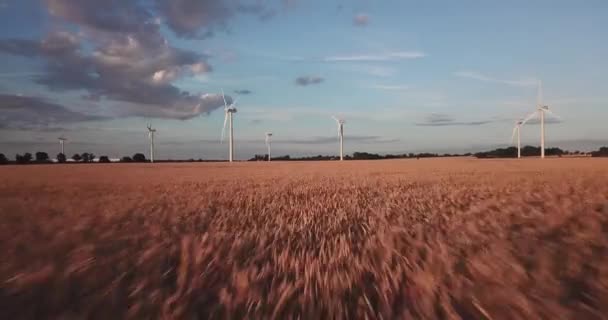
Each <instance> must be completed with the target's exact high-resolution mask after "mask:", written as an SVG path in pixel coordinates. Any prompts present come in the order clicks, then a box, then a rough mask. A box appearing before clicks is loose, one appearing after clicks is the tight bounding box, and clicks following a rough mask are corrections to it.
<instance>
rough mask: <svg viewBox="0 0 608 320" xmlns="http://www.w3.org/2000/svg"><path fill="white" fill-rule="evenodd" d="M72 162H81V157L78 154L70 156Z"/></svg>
mask: <svg viewBox="0 0 608 320" xmlns="http://www.w3.org/2000/svg"><path fill="white" fill-rule="evenodd" d="M72 160H74V161H76V162H79V161H80V160H82V157H81V156H80V155H79V154H78V153H76V154H74V155H73V156H72Z"/></svg>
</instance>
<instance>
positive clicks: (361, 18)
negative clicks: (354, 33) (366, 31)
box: [353, 13, 369, 27]
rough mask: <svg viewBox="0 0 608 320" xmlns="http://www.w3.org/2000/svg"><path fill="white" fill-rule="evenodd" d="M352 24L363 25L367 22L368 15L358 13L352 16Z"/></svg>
mask: <svg viewBox="0 0 608 320" xmlns="http://www.w3.org/2000/svg"><path fill="white" fill-rule="evenodd" d="M353 24H354V25H355V26H358V27H365V26H367V25H368V24H369V16H368V15H367V14H365V13H359V14H358V15H356V16H355V17H354V18H353Z"/></svg>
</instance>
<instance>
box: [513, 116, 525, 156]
mask: <svg viewBox="0 0 608 320" xmlns="http://www.w3.org/2000/svg"><path fill="white" fill-rule="evenodd" d="M523 124H524V121H523V120H522V119H519V120H517V122H515V127H513V135H512V136H511V143H513V142H514V140H515V135H516V134H517V158H521V126H522V125H523Z"/></svg>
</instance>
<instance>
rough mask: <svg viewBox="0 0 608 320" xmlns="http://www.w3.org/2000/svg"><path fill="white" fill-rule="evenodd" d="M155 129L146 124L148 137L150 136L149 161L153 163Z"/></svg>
mask: <svg viewBox="0 0 608 320" xmlns="http://www.w3.org/2000/svg"><path fill="white" fill-rule="evenodd" d="M155 133H156V129H153V128H152V125H151V124H148V138H150V162H151V163H154V134H155Z"/></svg>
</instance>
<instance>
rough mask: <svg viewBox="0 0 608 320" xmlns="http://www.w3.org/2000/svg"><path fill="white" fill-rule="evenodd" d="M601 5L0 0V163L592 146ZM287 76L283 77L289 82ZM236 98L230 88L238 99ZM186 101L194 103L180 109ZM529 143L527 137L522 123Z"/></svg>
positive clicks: (600, 114) (561, 1)
mask: <svg viewBox="0 0 608 320" xmlns="http://www.w3.org/2000/svg"><path fill="white" fill-rule="evenodd" d="M607 19H608V3H607V2H606V1H599V0H597V1H595V0H588V1H566V0H554V1H549V0H546V1H545V0H536V1H509V2H506V1H500V2H499V1H480V0H476V1H474V0H461V1H449V2H447V1H424V2H421V1H382V2H379V1H348V2H347V1H343V2H341V3H340V2H332V1H301V0H277V1H256V0H253V1H236V0H235V1H220V0H178V1H170V0H150V1H106V2H104V3H102V2H99V1H94V0H81V1H76V0H43V1H34V0H27V1H17V0H14V1H13V0H4V1H2V0H0V26H1V28H0V59H1V61H2V62H1V63H0V112H1V113H0V152H2V153H5V154H7V155H8V156H9V157H13V156H14V154H15V153H22V152H27V151H29V152H35V151H38V150H41V151H46V152H49V153H50V154H52V155H54V154H56V153H57V152H58V151H59V144H58V143H57V140H56V138H57V137H58V136H59V135H64V136H66V137H67V138H68V139H69V140H68V142H69V143H68V144H66V149H67V151H66V153H68V154H72V153H75V152H85V151H89V152H94V153H95V154H97V155H101V154H107V155H109V156H110V157H119V156H121V155H131V154H133V153H135V152H145V151H146V150H147V146H148V141H147V133H146V128H145V126H146V123H147V122H151V123H152V124H153V125H154V126H155V127H156V128H157V129H158V136H157V140H156V141H157V158H173V159H177V158H208V159H209V158H212V159H225V158H226V157H227V145H226V144H220V143H219V137H220V132H221V127H222V124H223V117H224V114H223V110H222V105H221V100H220V99H221V97H220V96H219V93H220V92H221V90H222V89H223V90H224V91H225V92H226V94H227V95H229V99H236V98H237V97H238V102H237V108H238V110H239V111H238V113H237V114H236V115H235V136H236V141H237V142H236V143H237V144H236V154H237V158H238V159H247V158H250V157H252V156H253V155H254V154H256V153H258V154H262V153H264V152H265V147H264V133H265V132H267V131H272V132H273V133H274V136H273V139H274V140H273V141H274V142H273V154H275V155H281V154H292V155H316V154H336V153H337V148H338V140H337V128H336V124H335V122H334V121H333V120H332V119H331V116H332V115H337V116H340V117H343V118H344V119H346V125H345V136H346V138H345V149H346V152H347V153H352V152H354V151H367V152H379V153H402V152H421V151H433V152H467V151H476V150H480V149H485V148H491V147H496V146H506V145H508V144H509V142H510V141H509V140H510V138H511V130H512V127H513V123H514V121H516V120H517V119H518V118H520V117H523V116H525V115H527V114H529V113H531V112H533V111H534V106H535V100H536V91H537V82H538V80H542V82H543V96H544V102H545V104H548V105H549V106H550V107H551V109H552V110H553V111H554V112H555V113H556V114H558V115H559V116H560V118H561V120H560V121H553V122H555V123H551V124H550V125H549V126H548V128H547V139H548V145H549V146H561V147H564V148H569V149H592V148H597V147H598V146H599V145H602V144H608V126H606V125H605V119H607V118H608V109H607V108H606V101H608V100H607V94H606V85H605V83H606V81H605V78H604V77H605V75H606V74H607V73H608V66H607V64H606V62H605V57H607V56H608V43H607V42H606V41H605V39H606V36H607V35H608V24H606V20H607ZM298 79H300V80H299V81H298ZM237 91H239V92H240V94H239V93H237ZM197 106H198V108H197ZM522 135H523V142H524V143H527V144H538V140H539V139H538V136H539V126H538V125H536V124H534V123H530V124H529V125H528V126H526V127H525V128H524V129H523V130H522Z"/></svg>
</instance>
